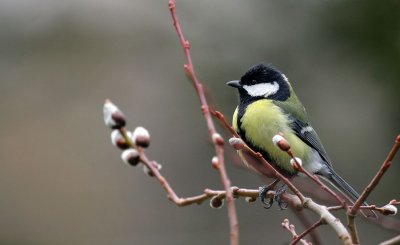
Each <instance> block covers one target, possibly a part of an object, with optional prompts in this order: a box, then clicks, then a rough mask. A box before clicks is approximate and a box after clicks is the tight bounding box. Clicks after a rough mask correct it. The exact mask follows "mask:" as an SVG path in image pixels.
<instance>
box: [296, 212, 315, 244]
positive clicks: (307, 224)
mask: <svg viewBox="0 0 400 245" xmlns="http://www.w3.org/2000/svg"><path fill="white" fill-rule="evenodd" d="M293 213H294V214H295V215H296V216H297V217H298V220H299V221H300V222H301V223H302V224H303V227H304V229H307V228H308V227H310V226H311V225H312V223H311V222H310V221H309V219H308V217H307V216H306V215H305V214H304V212H300V211H297V210H293ZM310 238H311V242H312V243H313V244H322V241H321V238H320V236H319V235H318V232H317V230H315V229H314V230H312V231H310Z"/></svg>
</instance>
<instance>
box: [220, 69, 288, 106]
mask: <svg viewBox="0 0 400 245" xmlns="http://www.w3.org/2000/svg"><path fill="white" fill-rule="evenodd" d="M227 84H228V85H229V86H232V87H235V88H237V89H238V90H239V94H240V98H241V99H262V98H264V99H265V98H266V99H272V100H280V101H284V100H286V99H287V98H288V97H289V96H290V88H289V82H288V80H287V78H286V76H285V75H284V74H283V73H282V72H280V71H279V70H277V69H276V68H274V67H272V66H271V65H264V64H258V65H255V66H253V67H251V68H250V69H249V70H248V71H247V72H246V73H245V74H244V75H243V76H242V77H241V78H240V80H237V81H230V82H228V83H227Z"/></svg>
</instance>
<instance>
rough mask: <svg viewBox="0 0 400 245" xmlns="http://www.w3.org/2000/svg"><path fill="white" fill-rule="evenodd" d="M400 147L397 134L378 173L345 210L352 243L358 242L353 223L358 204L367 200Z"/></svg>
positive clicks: (358, 207)
mask: <svg viewBox="0 0 400 245" xmlns="http://www.w3.org/2000/svg"><path fill="white" fill-rule="evenodd" d="M399 147H400V135H397V137H396V140H395V142H394V144H393V147H392V149H391V150H390V152H389V154H388V155H387V157H386V159H385V161H384V162H383V163H382V165H381V167H380V169H379V171H378V173H377V174H376V175H375V177H374V178H373V179H372V180H371V182H370V183H369V184H368V186H367V187H365V189H364V191H363V192H362V194H361V195H360V197H359V198H358V199H357V201H356V202H355V203H354V205H353V207H352V208H351V209H350V210H349V211H348V212H347V220H348V224H347V226H348V227H349V229H350V234H351V238H352V241H353V243H354V244H359V239H358V234H357V228H356V224H355V218H356V214H357V212H358V210H359V209H360V206H361V205H362V204H363V203H364V202H365V200H367V198H368V196H369V194H371V192H372V191H373V190H374V189H375V187H376V186H377V185H378V183H379V181H380V180H381V178H382V177H383V175H384V174H385V173H386V171H387V170H388V169H389V168H390V166H391V165H392V160H393V158H394V156H395V155H396V153H397V151H398V149H399Z"/></svg>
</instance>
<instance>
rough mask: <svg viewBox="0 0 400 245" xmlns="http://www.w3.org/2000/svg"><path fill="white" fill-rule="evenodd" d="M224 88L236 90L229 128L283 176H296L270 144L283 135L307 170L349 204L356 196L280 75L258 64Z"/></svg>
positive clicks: (282, 156)
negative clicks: (338, 191) (333, 163)
mask: <svg viewBox="0 0 400 245" xmlns="http://www.w3.org/2000/svg"><path fill="white" fill-rule="evenodd" d="M227 85H229V86H232V87H234V88H237V89H238V91H239V105H238V106H237V108H236V110H235V112H234V114H233V121H232V125H233V128H234V129H235V130H236V132H237V133H238V134H239V135H240V137H241V138H242V139H243V140H244V142H245V143H246V144H247V145H248V146H249V147H250V148H252V149H253V150H254V151H256V152H260V153H261V154H262V155H263V157H264V158H265V159H266V160H267V161H268V162H270V163H271V164H272V165H273V166H274V167H275V168H276V169H277V170H278V171H279V172H280V173H282V174H283V175H285V176H286V177H289V178H291V177H294V176H296V175H297V173H296V171H295V169H294V168H293V166H292V165H291V164H290V160H291V158H290V157H289V156H288V155H287V154H286V152H283V151H281V150H280V149H278V148H277V147H276V146H275V145H274V143H273V142H272V138H273V137H274V136H275V135H278V134H283V136H284V137H285V138H286V139H287V140H288V142H289V143H290V145H291V148H292V151H293V153H294V154H295V156H296V157H299V158H300V159H301V161H302V166H303V167H304V168H305V169H306V170H308V171H309V172H310V173H312V174H316V175H318V176H321V177H323V178H324V179H326V180H327V181H328V182H330V183H331V184H332V185H333V186H335V187H336V188H338V189H339V190H340V191H341V192H342V193H343V194H344V195H345V196H346V197H347V198H349V199H350V200H351V201H355V200H356V199H357V198H358V197H359V194H358V193H357V191H355V190H354V188H352V187H351V186H350V185H349V184H347V183H346V181H345V180H344V179H343V178H342V177H340V176H339V175H338V174H337V173H336V172H335V171H334V170H333V167H332V163H331V161H330V160H329V157H328V155H327V153H326V151H325V149H324V147H323V146H322V143H321V141H320V139H319V137H318V135H317V133H316V132H315V130H314V129H313V128H312V126H311V124H310V122H309V120H308V117H307V114H306V110H305V108H304V106H303V105H302V104H301V102H300V100H299V99H298V98H297V96H296V94H295V92H294V90H293V88H292V86H291V84H290V83H289V80H288V79H287V77H286V76H285V75H284V74H283V73H282V72H280V71H279V70H277V69H276V68H274V67H272V66H270V65H264V64H258V65H255V66H253V67H251V68H250V69H249V70H248V71H247V72H246V73H245V74H244V75H243V76H242V77H241V78H240V80H236V81H230V82H228V83H227ZM253 167H254V166H253ZM256 169H260V167H259V166H258V167H257V168H256ZM368 216H370V215H368Z"/></svg>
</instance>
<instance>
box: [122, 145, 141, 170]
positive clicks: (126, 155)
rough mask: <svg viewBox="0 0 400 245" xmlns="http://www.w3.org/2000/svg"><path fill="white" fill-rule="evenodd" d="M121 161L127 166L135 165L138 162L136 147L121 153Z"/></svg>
mask: <svg viewBox="0 0 400 245" xmlns="http://www.w3.org/2000/svg"><path fill="white" fill-rule="evenodd" d="M121 158H122V161H123V162H124V163H126V164H127V165H129V166H136V165H138V163H139V162H140V157H139V152H138V151H137V150H136V149H127V150H125V151H123V152H122V154H121Z"/></svg>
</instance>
